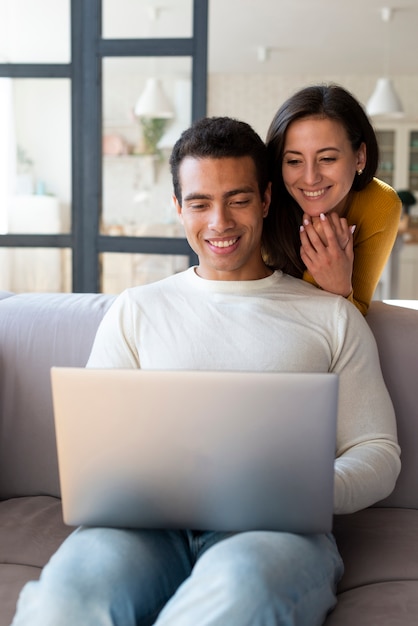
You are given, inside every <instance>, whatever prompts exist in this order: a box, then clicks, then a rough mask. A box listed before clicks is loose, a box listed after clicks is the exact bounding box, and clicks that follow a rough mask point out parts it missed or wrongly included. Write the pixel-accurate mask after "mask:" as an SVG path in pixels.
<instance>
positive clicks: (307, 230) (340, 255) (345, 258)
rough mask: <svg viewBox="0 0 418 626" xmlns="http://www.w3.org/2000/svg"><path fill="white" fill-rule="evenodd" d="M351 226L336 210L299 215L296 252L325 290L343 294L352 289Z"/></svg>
mask: <svg viewBox="0 0 418 626" xmlns="http://www.w3.org/2000/svg"><path fill="white" fill-rule="evenodd" d="M354 229H355V226H349V225H348V223H347V220H346V219H345V218H343V217H339V216H338V215H337V214H336V213H329V214H328V215H324V214H323V213H321V215H320V216H319V217H314V218H310V217H309V216H308V215H306V214H305V215H304V216H303V225H302V226H301V228H300V242H301V248H300V256H301V259H302V261H303V262H304V264H305V265H306V268H307V270H308V271H309V272H310V274H311V275H312V276H313V278H314V279H315V281H316V283H317V284H318V285H319V286H320V287H321V288H322V289H324V290H325V291H329V292H331V293H335V294H339V295H341V296H344V297H347V296H348V295H350V293H351V291H352V284H351V277H352V273H353V261H354V252H353V233H354Z"/></svg>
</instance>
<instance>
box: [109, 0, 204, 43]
mask: <svg viewBox="0 0 418 626" xmlns="http://www.w3.org/2000/svg"><path fill="white" fill-rule="evenodd" d="M102 15H103V37H104V38H109V39H139V38H141V39H144V38H154V37H176V38H179V37H191V36H192V32H193V26H192V24H193V19H192V15H193V3H192V0H164V2H161V3H154V2H143V1H142V2H138V0H103V4H102Z"/></svg>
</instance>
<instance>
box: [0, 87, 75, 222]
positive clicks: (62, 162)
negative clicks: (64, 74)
mask: <svg viewBox="0 0 418 626" xmlns="http://www.w3.org/2000/svg"><path fill="white" fill-rule="evenodd" d="M70 134H71V133H70V84H69V81H68V80H67V79H54V80H52V79H51V80H47V79H11V78H0V136H1V137H2V141H1V142H0V232H1V233H7V232H9V233H62V232H68V231H69V229H70V205H71V145H70Z"/></svg>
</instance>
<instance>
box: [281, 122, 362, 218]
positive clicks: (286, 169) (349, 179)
mask: <svg viewBox="0 0 418 626" xmlns="http://www.w3.org/2000/svg"><path fill="white" fill-rule="evenodd" d="M365 164H366V146H365V144H364V143H362V144H361V146H360V148H359V149H358V150H357V151H354V150H353V148H352V146H351V143H350V141H349V139H348V136H347V132H346V130H345V128H344V126H343V125H342V124H341V123H340V122H338V121H336V120H332V119H328V118H320V117H307V118H303V119H300V120H295V121H294V122H292V123H291V124H290V125H289V127H288V129H287V131H286V137H285V144H284V152H283V162H282V175H283V181H284V184H285V186H286V189H287V191H288V192H289V193H290V195H291V196H292V197H293V198H294V199H295V200H296V202H297V203H298V204H299V206H300V207H301V209H302V211H303V212H304V213H307V214H308V215H309V216H310V217H317V216H318V215H320V213H329V212H330V211H335V212H337V213H338V214H339V215H343V213H344V208H345V204H346V199H347V196H348V193H349V191H350V189H351V186H352V184H353V179H354V176H355V175H356V172H357V170H360V169H364V166H365Z"/></svg>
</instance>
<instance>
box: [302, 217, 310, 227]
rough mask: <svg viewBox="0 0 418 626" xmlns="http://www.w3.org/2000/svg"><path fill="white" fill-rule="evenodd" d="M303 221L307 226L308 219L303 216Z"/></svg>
mask: <svg viewBox="0 0 418 626" xmlns="http://www.w3.org/2000/svg"><path fill="white" fill-rule="evenodd" d="M303 223H304V224H305V226H307V225H308V224H309V220H308V219H307V218H306V217H305V219H304V220H303Z"/></svg>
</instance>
